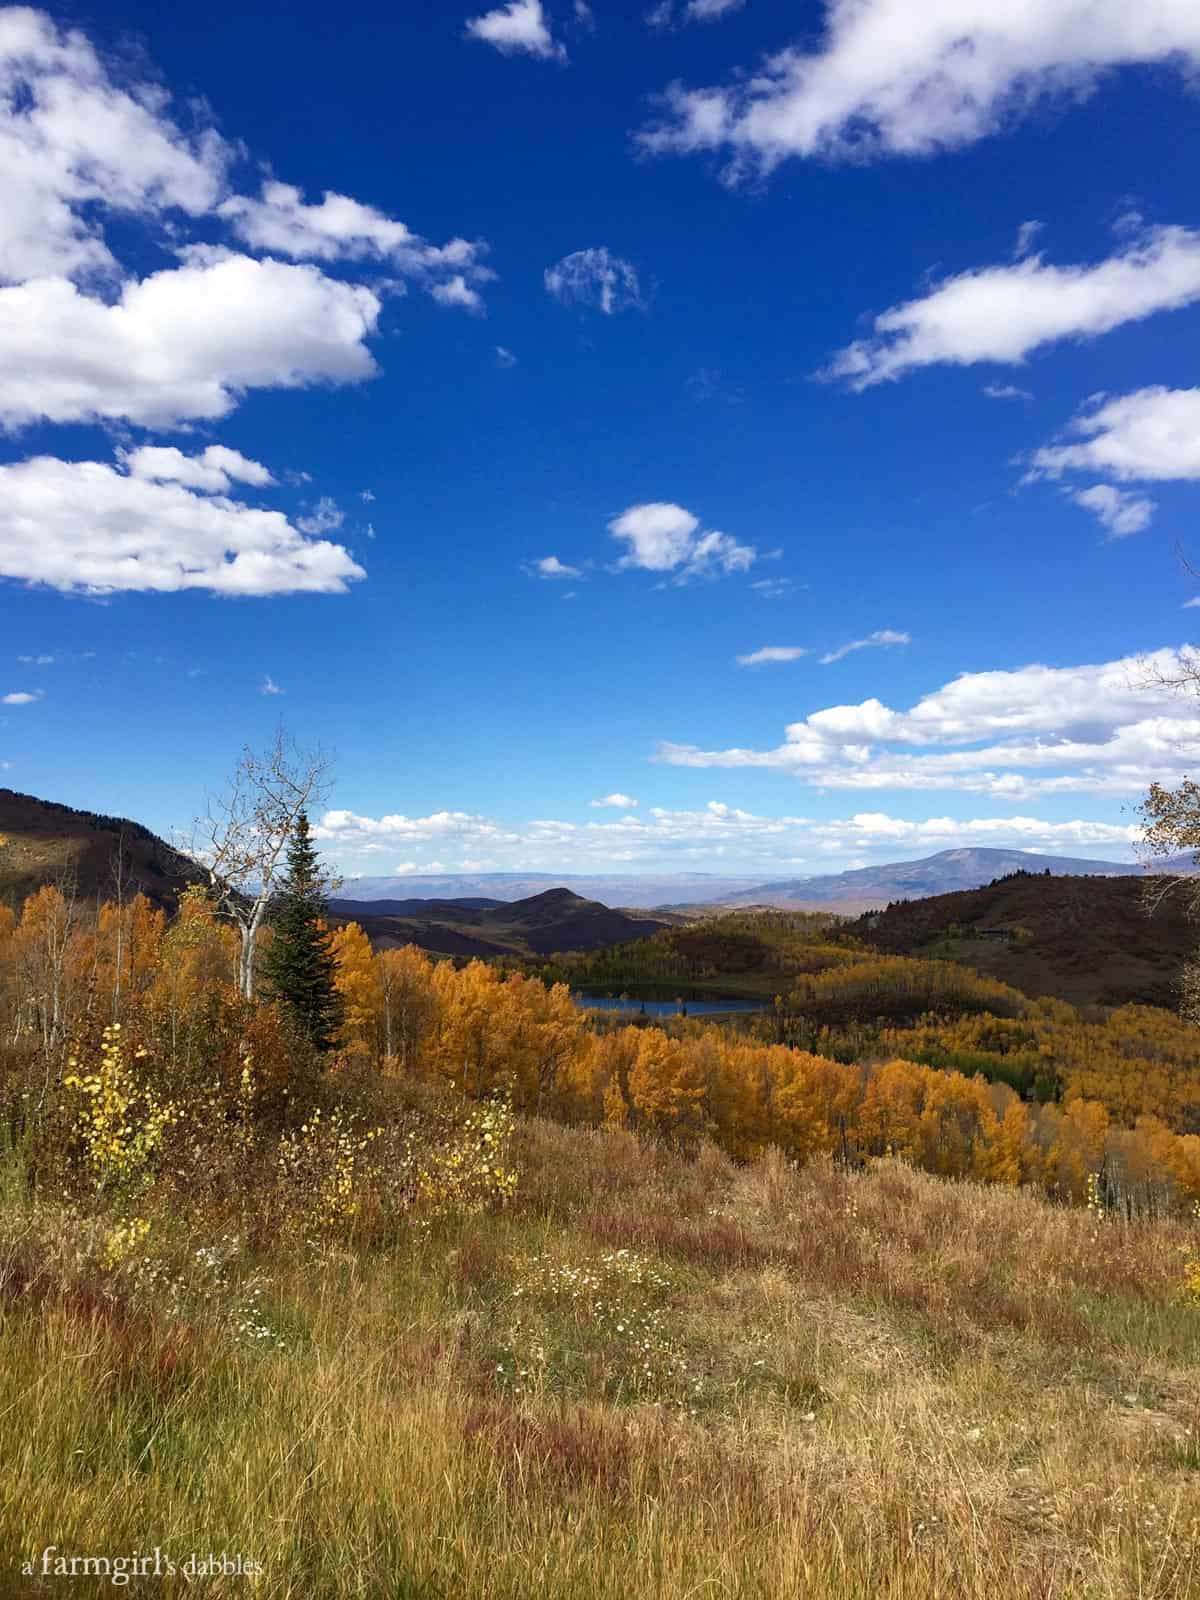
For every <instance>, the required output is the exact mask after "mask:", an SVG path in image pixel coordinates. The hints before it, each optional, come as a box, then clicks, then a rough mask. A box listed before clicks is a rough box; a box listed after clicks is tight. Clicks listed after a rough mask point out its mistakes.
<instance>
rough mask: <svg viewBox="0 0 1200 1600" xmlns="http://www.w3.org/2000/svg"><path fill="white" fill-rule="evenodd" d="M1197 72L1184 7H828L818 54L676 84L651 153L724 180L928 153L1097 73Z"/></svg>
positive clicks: (840, 3) (930, 3) (893, 1)
mask: <svg viewBox="0 0 1200 1600" xmlns="http://www.w3.org/2000/svg"><path fill="white" fill-rule="evenodd" d="M1197 62H1200V12H1198V11H1197V9H1196V7H1195V6H1194V5H1193V4H1191V0H1142V3H1141V4H1140V5H1139V6H1138V7H1137V9H1136V12H1134V11H1132V10H1131V9H1130V7H1129V5H1128V0H1038V3H1037V4H1010V5H1003V6H998V5H997V4H996V3H995V0H921V4H920V5H916V6H915V5H913V4H912V0H827V5H826V30H825V36H824V38H823V39H822V41H821V43H820V45H819V46H818V48H816V49H815V50H810V49H806V48H803V47H801V46H798V45H797V46H793V47H792V48H789V49H785V50H781V51H779V52H777V53H776V54H774V55H771V56H768V57H767V58H766V59H765V61H763V62H762V64H761V65H760V66H759V68H758V69H757V70H756V71H753V72H749V73H742V74H739V75H738V76H737V77H735V78H734V79H733V80H732V81H731V82H730V83H728V84H725V85H719V86H716V87H710V88H701V89H688V88H685V87H683V86H682V85H680V84H675V85H672V87H671V88H670V89H669V90H668V91H667V93H666V95H665V96H664V115H663V117H662V119H661V120H660V121H659V122H658V124H657V125H655V126H653V127H650V128H648V129H646V130H644V131H643V133H642V134H641V136H640V138H641V142H642V144H643V146H644V147H645V148H647V149H648V150H651V151H659V152H673V153H678V154H686V153H690V152H695V151H719V152H722V153H724V154H726V155H727V156H728V158H729V163H728V167H727V169H726V170H727V177H728V178H729V179H730V180H731V181H733V180H736V179H737V178H739V177H741V176H743V175H744V174H745V173H747V172H748V171H758V172H770V171H771V170H772V169H773V168H775V167H776V166H778V165H779V164H780V162H783V161H786V160H788V159H789V158H792V157H820V158H823V159H826V160H866V159H871V158H875V157H882V156H896V155H900V156H927V155H932V154H934V153H936V152H937V151H939V150H947V149H954V148H956V147H960V146H963V145H968V144H971V143H973V142H975V141H976V140H978V139H982V138H984V137H986V136H987V135H988V134H991V133H994V132H996V131H998V130H999V129H1000V128H1002V127H1003V126H1004V125H1005V124H1006V123H1009V122H1011V121H1014V120H1016V119H1017V118H1018V117H1020V116H1022V115H1024V114H1027V113H1029V112H1030V111H1032V110H1033V108H1034V107H1035V106H1037V105H1038V104H1039V103H1040V102H1043V101H1045V100H1047V99H1049V98H1057V99H1066V98H1067V97H1075V98H1078V97H1079V96H1080V95H1081V94H1084V93H1086V92H1088V91H1089V90H1090V89H1092V88H1093V87H1094V85H1095V84H1096V82H1097V80H1098V79H1099V77H1100V76H1101V75H1102V74H1103V72H1104V71H1105V70H1106V69H1109V68H1113V67H1118V66H1124V65H1142V64H1149V63H1164V64H1171V65H1178V66H1179V68H1180V69H1181V70H1184V71H1186V70H1188V69H1189V68H1194V67H1195V65H1196V64H1197Z"/></svg>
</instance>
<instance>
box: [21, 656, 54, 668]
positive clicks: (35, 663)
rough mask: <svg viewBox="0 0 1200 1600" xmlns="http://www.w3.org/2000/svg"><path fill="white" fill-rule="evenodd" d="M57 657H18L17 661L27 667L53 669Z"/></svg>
mask: <svg viewBox="0 0 1200 1600" xmlns="http://www.w3.org/2000/svg"><path fill="white" fill-rule="evenodd" d="M57 659H58V658H57V656H18V657H17V660H18V661H20V662H21V663H22V664H23V665H24V666H27V667H52V666H53V665H54V663H55V661H56V660H57Z"/></svg>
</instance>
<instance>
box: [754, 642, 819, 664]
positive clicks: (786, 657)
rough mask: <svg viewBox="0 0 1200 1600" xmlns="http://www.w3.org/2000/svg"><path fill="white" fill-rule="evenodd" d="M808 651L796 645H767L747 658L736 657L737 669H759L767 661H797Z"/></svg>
mask: <svg viewBox="0 0 1200 1600" xmlns="http://www.w3.org/2000/svg"><path fill="white" fill-rule="evenodd" d="M807 654H808V651H807V650H806V649H804V648H803V647H802V646H801V645H796V644H769V645H764V646H763V648H762V649H761V650H755V651H754V652H753V653H752V654H750V655H748V656H738V658H737V664H738V666H739V667H761V666H765V665H766V663H767V662H769V661H799V659H800V657H801V656H806V655H807Z"/></svg>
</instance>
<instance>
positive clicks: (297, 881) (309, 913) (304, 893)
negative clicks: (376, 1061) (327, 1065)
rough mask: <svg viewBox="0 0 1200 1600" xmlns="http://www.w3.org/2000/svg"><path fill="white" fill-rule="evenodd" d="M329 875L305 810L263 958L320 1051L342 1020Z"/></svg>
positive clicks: (271, 981)
mask: <svg viewBox="0 0 1200 1600" xmlns="http://www.w3.org/2000/svg"><path fill="white" fill-rule="evenodd" d="M327 910H328V907H327V906H326V903H325V878H324V875H323V874H322V872H321V864H320V861H319V860H318V857H317V852H316V850H315V849H314V848H313V842H312V832H311V830H310V828H309V825H308V817H307V816H306V814H305V813H304V812H303V811H302V812H301V813H300V815H299V816H298V817H297V819H296V826H295V828H294V830H293V832H292V836H291V838H290V840H289V841H288V852H287V870H286V872H285V874H284V877H283V882H282V883H281V885H280V892H279V898H278V900H277V901H276V904H275V908H274V913H273V915H272V918H271V923H272V926H273V928H274V932H275V937H274V938H273V939H272V940H271V946H270V949H269V950H268V951H267V954H266V957H265V959H264V961H263V978H264V980H265V982H264V987H265V990H266V993H267V995H268V996H269V998H271V999H272V1000H277V1001H279V1003H280V1004H281V1005H282V1006H283V1008H284V1010H285V1011H286V1012H287V1014H288V1016H289V1017H290V1018H291V1020H292V1021H293V1023H294V1024H295V1026H296V1028H297V1029H298V1030H299V1032H300V1033H301V1034H302V1035H303V1036H304V1037H305V1038H306V1039H307V1040H309V1042H310V1043H311V1044H312V1045H314V1046H315V1047H316V1049H318V1050H330V1049H332V1048H333V1045H334V1043H335V1041H336V1039H337V1035H338V1029H339V1028H340V1026H341V1022H342V997H341V995H340V994H339V993H338V990H337V985H336V983H335V982H334V978H335V974H336V971H337V963H336V961H335V960H334V955H333V951H332V949H331V948H330V933H329V928H328V926H327V924H326V921H325V917H326V913H327Z"/></svg>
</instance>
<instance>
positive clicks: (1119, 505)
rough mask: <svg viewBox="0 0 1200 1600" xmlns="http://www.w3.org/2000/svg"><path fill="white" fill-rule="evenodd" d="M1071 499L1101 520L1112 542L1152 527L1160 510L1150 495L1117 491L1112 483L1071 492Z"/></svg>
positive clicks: (1095, 484)
mask: <svg viewBox="0 0 1200 1600" xmlns="http://www.w3.org/2000/svg"><path fill="white" fill-rule="evenodd" d="M1069 497H1070V499H1072V500H1073V501H1074V502H1075V504H1076V505H1077V506H1082V507H1083V509H1084V510H1085V511H1090V512H1091V513H1092V514H1093V515H1094V516H1095V517H1096V518H1098V520H1099V521H1100V522H1101V524H1102V525H1103V526H1104V527H1105V528H1107V529H1108V536H1109V538H1110V539H1124V538H1126V537H1127V536H1128V535H1129V534H1131V533H1141V531H1142V530H1143V528H1148V527H1149V526H1150V523H1151V522H1152V521H1153V519H1154V513H1155V510H1156V509H1157V508H1156V505H1155V502H1154V501H1153V500H1151V499H1150V498H1149V496H1147V495H1144V494H1133V493H1131V492H1130V491H1129V490H1127V489H1116V488H1114V487H1113V485H1112V484H1111V483H1094V484H1093V485H1092V487H1091V488H1090V489H1072V490H1070V491H1069Z"/></svg>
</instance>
